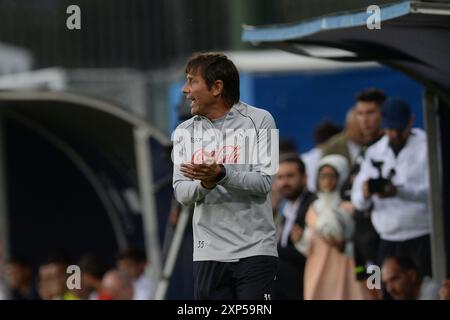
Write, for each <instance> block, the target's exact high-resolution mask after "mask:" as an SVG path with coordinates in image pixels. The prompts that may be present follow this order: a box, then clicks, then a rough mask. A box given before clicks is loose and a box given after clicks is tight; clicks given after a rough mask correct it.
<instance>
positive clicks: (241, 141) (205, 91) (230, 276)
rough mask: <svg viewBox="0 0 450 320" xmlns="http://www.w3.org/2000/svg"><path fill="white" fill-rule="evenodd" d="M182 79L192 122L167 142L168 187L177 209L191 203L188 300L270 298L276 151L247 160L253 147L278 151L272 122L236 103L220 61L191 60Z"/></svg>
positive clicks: (235, 86)
mask: <svg viewBox="0 0 450 320" xmlns="http://www.w3.org/2000/svg"><path fill="white" fill-rule="evenodd" d="M186 75H187V81H186V84H185V85H184V87H183V93H184V94H186V97H187V99H189V100H191V113H192V114H193V115H194V116H193V117H192V118H191V119H189V120H187V121H185V122H183V123H182V124H180V125H179V126H178V127H177V129H176V130H175V132H174V134H173V136H172V139H173V141H174V151H173V158H174V163H175V165H174V174H173V188H174V192H175V198H176V199H177V200H178V201H179V202H180V203H182V204H183V205H190V204H195V211H194V217H193V230H194V279H195V286H194V287H195V296H196V298H197V299H271V298H272V290H273V289H272V288H273V281H274V278H275V274H276V267H277V256H278V254H277V248H276V234H275V233H276V231H275V224H274V220H273V215H272V207H271V200H270V199H271V197H270V191H271V186H272V177H273V175H274V174H275V172H274V170H276V168H277V165H278V158H277V156H278V150H276V157H274V156H267V157H259V158H257V161H254V160H255V159H256V158H254V157H252V155H254V153H255V152H258V155H259V154H260V153H261V150H260V149H257V146H259V147H261V148H262V147H264V148H266V147H267V145H268V144H271V147H272V149H275V147H276V148H278V141H274V138H273V137H272V139H270V138H271V130H272V129H276V126H275V122H274V120H273V118H272V116H271V115H270V113H269V112H267V111H265V110H262V109H258V108H255V107H252V106H249V105H247V104H245V103H243V102H241V101H239V74H238V72H237V70H236V68H235V66H234V64H233V63H232V62H231V61H230V60H229V59H228V58H227V57H226V56H224V55H222V54H218V53H206V54H199V55H195V56H193V57H192V58H191V59H190V60H189V62H188V64H187V67H186ZM238 129H242V131H240V130H238ZM252 134H253V135H252ZM249 135H250V136H251V137H253V138H254V140H253V143H250V145H249V144H248V141H249V140H246V137H247V139H250V138H249ZM230 136H231V137H232V139H228V138H229V137H230ZM225 137H226V138H225ZM219 141H221V142H223V143H222V144H219ZM246 142H247V144H245V143H246ZM244 150H245V152H244ZM255 150H258V151H255ZM263 152H264V151H263ZM267 154H268V153H267ZM271 155H272V153H271ZM180 159H182V160H180ZM275 162H276V163H275Z"/></svg>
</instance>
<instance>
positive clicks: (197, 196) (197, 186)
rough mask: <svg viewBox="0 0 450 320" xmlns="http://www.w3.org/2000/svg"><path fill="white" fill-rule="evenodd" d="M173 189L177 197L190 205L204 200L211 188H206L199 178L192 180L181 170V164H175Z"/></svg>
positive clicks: (179, 200)
mask: <svg viewBox="0 0 450 320" xmlns="http://www.w3.org/2000/svg"><path fill="white" fill-rule="evenodd" d="M173 190H174V195H175V199H177V201H178V202H180V203H181V204H183V205H185V206H188V205H190V204H193V203H195V202H197V201H199V200H202V199H203V198H204V197H205V196H206V195H207V194H208V193H209V192H210V191H211V190H210V189H206V188H204V187H203V186H202V185H201V183H200V181H199V180H192V179H189V178H187V177H185V176H184V175H183V174H182V173H181V172H180V166H179V165H174V169H173Z"/></svg>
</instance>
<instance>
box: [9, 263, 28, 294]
mask: <svg viewBox="0 0 450 320" xmlns="http://www.w3.org/2000/svg"><path fill="white" fill-rule="evenodd" d="M5 275H6V281H7V283H8V285H9V286H10V287H11V288H14V289H17V288H19V287H20V286H22V285H24V284H28V282H29V280H30V276H31V272H30V270H29V269H28V268H26V267H24V266H22V265H20V264H17V263H9V264H7V265H6V274H5Z"/></svg>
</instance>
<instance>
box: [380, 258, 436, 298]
mask: <svg viewBox="0 0 450 320" xmlns="http://www.w3.org/2000/svg"><path fill="white" fill-rule="evenodd" d="M381 274H382V279H383V283H384V285H385V286H386V290H387V292H388V293H389V294H390V295H391V296H392V298H394V300H439V285H438V284H437V283H436V282H435V281H434V280H432V279H431V278H430V277H428V276H425V277H422V276H421V275H420V273H419V272H418V271H417V267H416V266H415V265H414V262H413V260H412V259H411V258H410V257H408V256H393V257H389V258H387V259H386V260H385V261H384V263H383V268H382V270H381Z"/></svg>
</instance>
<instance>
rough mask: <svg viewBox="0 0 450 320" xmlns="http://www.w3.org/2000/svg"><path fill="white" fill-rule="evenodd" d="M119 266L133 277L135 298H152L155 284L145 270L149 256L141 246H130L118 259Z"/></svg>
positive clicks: (120, 269)
mask: <svg viewBox="0 0 450 320" xmlns="http://www.w3.org/2000/svg"><path fill="white" fill-rule="evenodd" d="M117 268H118V269H119V271H123V272H125V273H126V274H128V276H130V277H131V278H132V279H133V292H134V294H133V300H152V299H153V297H154V291H155V286H154V284H153V282H151V281H150V279H149V277H148V276H147V274H146V272H145V270H146V268H147V257H146V254H145V251H144V250H143V249H141V248H129V249H127V250H125V251H124V252H122V253H121V254H120V255H119V257H118V259H117Z"/></svg>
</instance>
